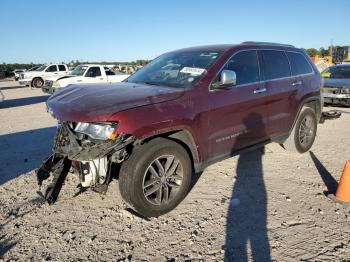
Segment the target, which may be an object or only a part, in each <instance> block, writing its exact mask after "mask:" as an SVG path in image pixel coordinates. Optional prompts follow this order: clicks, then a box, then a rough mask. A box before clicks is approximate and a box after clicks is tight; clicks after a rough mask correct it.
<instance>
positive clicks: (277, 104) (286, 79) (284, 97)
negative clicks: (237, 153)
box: [259, 50, 299, 137]
mask: <svg viewBox="0 0 350 262" xmlns="http://www.w3.org/2000/svg"><path fill="white" fill-rule="evenodd" d="M259 57H260V60H261V61H262V70H263V75H264V79H265V87H266V89H268V90H269V94H270V100H269V103H268V113H269V120H268V121H269V125H268V130H267V131H268V133H269V134H270V136H271V137H272V136H279V135H284V134H286V133H288V131H289V128H290V127H289V125H288V123H289V121H290V119H291V118H292V114H293V112H295V110H294V108H293V103H294V101H295V97H296V96H297V90H298V88H299V86H298V84H299V82H298V79H296V78H295V77H292V76H291V68H290V63H289V60H288V58H287V55H286V53H285V52H284V51H283V50H260V51H259Z"/></svg>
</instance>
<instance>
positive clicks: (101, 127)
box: [74, 122, 116, 140]
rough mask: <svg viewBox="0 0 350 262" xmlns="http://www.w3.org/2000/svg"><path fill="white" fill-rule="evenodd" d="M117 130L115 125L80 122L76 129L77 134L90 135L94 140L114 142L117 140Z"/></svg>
mask: <svg viewBox="0 0 350 262" xmlns="http://www.w3.org/2000/svg"><path fill="white" fill-rule="evenodd" d="M115 128H116V124H115V123H86V122H78V123H77V125H76V127H75V128H74V131H75V132H77V133H82V134H85V135H88V136H89V137H91V138H93V139H98V140H108V139H110V140H114V139H115V138H116V134H115V133H114V130H115Z"/></svg>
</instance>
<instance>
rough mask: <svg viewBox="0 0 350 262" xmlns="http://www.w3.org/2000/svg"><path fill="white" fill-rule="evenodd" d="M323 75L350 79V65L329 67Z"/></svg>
mask: <svg viewBox="0 0 350 262" xmlns="http://www.w3.org/2000/svg"><path fill="white" fill-rule="evenodd" d="M321 75H322V77H324V78H336V79H347V78H349V79H350V66H336V67H329V68H327V69H326V70H324V71H323V72H322V74H321Z"/></svg>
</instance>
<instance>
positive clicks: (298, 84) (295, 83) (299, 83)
mask: <svg viewBox="0 0 350 262" xmlns="http://www.w3.org/2000/svg"><path fill="white" fill-rule="evenodd" d="M302 84H303V82H301V81H296V82H294V83H293V84H292V86H301V85H302Z"/></svg>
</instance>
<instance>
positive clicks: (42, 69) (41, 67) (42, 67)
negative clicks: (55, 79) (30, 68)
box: [34, 65, 46, 71]
mask: <svg viewBox="0 0 350 262" xmlns="http://www.w3.org/2000/svg"><path fill="white" fill-rule="evenodd" d="M45 68H46V65H42V66H39V67H38V68H37V69H35V70H34V71H44V69H45Z"/></svg>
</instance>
